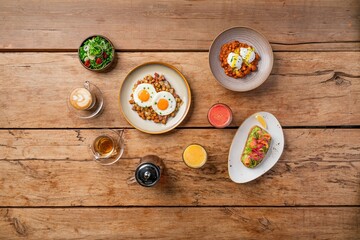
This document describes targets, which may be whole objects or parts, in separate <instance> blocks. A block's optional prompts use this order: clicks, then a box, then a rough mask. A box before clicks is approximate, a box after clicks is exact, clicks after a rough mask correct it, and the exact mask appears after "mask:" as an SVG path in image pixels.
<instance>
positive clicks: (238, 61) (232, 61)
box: [227, 52, 243, 69]
mask: <svg viewBox="0 0 360 240" xmlns="http://www.w3.org/2000/svg"><path fill="white" fill-rule="evenodd" d="M242 62H243V61H242V58H241V56H240V55H239V54H236V53H233V52H231V53H229V55H228V57H227V63H228V64H229V65H230V67H232V68H237V69H240V68H241V65H242Z"/></svg>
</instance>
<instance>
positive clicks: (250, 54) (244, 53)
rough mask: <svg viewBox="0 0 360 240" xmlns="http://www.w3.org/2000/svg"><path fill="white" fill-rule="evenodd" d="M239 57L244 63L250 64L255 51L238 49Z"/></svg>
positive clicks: (253, 58)
mask: <svg viewBox="0 0 360 240" xmlns="http://www.w3.org/2000/svg"><path fill="white" fill-rule="evenodd" d="M240 56H241V57H242V58H243V59H244V62H245V63H251V62H252V61H254V60H255V51H254V49H252V48H240Z"/></svg>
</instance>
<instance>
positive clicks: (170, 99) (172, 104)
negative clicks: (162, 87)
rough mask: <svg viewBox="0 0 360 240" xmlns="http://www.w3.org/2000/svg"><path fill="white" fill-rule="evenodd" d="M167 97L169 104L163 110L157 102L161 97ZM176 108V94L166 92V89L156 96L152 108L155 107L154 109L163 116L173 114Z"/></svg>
mask: <svg viewBox="0 0 360 240" xmlns="http://www.w3.org/2000/svg"><path fill="white" fill-rule="evenodd" d="M162 98H164V99H166V100H167V101H168V103H169V106H168V108H167V109H165V110H161V109H159V108H158V106H157V103H158V101H159V100H160V99H162ZM175 108H176V101H175V98H174V96H173V95H172V94H171V93H169V92H166V91H161V92H158V93H157V94H156V95H155V97H154V102H153V104H152V109H154V111H155V112H156V113H157V114H159V115H161V116H165V115H169V114H171V113H172V112H173V111H175Z"/></svg>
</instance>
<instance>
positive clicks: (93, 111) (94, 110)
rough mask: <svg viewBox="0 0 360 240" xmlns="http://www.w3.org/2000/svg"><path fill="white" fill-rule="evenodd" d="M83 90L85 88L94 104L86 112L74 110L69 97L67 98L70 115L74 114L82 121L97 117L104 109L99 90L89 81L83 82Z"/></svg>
mask: <svg viewBox="0 0 360 240" xmlns="http://www.w3.org/2000/svg"><path fill="white" fill-rule="evenodd" d="M84 88H86V89H87V90H88V91H89V92H90V93H91V95H92V96H93V97H94V99H95V101H94V104H93V105H92V106H91V107H90V108H89V109H87V110H78V109H76V108H74V107H73V106H72V105H71V103H70V96H69V97H68V98H67V100H66V102H67V106H68V109H69V110H70V112H71V113H73V114H75V115H76V116H78V117H79V118H82V119H90V118H94V117H97V116H99V115H100V114H101V113H102V111H103V109H104V99H103V96H102V93H101V91H100V89H99V88H98V87H97V86H96V85H95V84H93V83H90V82H89V81H85V82H84Z"/></svg>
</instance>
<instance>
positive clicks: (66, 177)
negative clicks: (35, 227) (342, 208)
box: [0, 129, 360, 206]
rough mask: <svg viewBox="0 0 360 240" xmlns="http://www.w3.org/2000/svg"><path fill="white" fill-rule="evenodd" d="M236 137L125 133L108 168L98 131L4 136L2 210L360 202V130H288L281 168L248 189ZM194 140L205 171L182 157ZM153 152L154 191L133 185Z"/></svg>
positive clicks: (188, 132) (0, 179)
mask: <svg viewBox="0 0 360 240" xmlns="http://www.w3.org/2000/svg"><path fill="white" fill-rule="evenodd" d="M234 134H235V129H227V130H211V129H203V130H201V129H189V130H177V131H175V132H173V133H170V134H167V135H163V136H152V135H147V134H143V133H140V132H138V131H137V130H126V132H125V138H126V141H125V144H126V150H125V153H124V159H123V160H121V161H119V162H118V163H117V164H115V165H113V166H107V167H106V166H101V165H98V164H97V163H95V162H93V161H92V160H90V155H89V153H88V151H87V144H88V142H90V141H91V139H92V138H94V137H95V136H96V131H95V130H81V131H72V130H56V131H55V130H47V131H44V130H42V131H41V130H39V131H37V130H31V131H29V130H26V131H0V139H1V147H0V150H1V151H2V152H3V153H4V154H2V155H1V157H2V159H3V160H2V161H0V176H1V177H0V189H2V191H1V194H0V206H69V205H74V206H78V205H80V206H109V205H112V206H117V205H121V206H199V205H201V206H207V205H211V206H215V205H216V206H221V205H228V206H230V205H234V206H239V205H242V206H259V205H264V206H274V205H279V206H284V205H285V206H288V205H290V206H299V205H315V206H319V205H320V206H321V205H358V204H359V200H360V199H359V196H360V194H359V190H360V189H359V187H358V186H359V183H360V175H359V172H360V149H359V146H360V142H359V139H360V130H359V129H348V130H346V129H336V130H332V129H327V130H320V129H319V130H316V129H311V130H309V129H289V130H285V139H286V148H285V150H284V154H283V156H282V157H281V159H280V160H279V162H278V163H277V165H275V167H274V168H273V169H272V170H271V171H269V172H268V173H267V174H265V175H264V176H262V177H260V178H259V179H257V180H255V181H253V182H250V183H247V184H235V183H233V182H231V180H230V179H229V177H228V172H227V156H228V150H229V147H230V144H231V140H232V137H233V136H234ZM194 142H197V143H200V144H202V145H203V146H204V147H205V148H206V149H207V150H208V153H209V160H208V163H207V164H206V165H205V166H204V167H203V168H202V169H200V170H193V169H189V168H187V167H186V166H185V164H184V163H183V162H182V160H181V154H182V151H183V149H184V148H185V147H186V146H187V145H188V144H190V143H194ZM146 154H157V155H159V156H161V157H162V158H163V159H164V163H165V168H166V169H165V171H164V175H163V178H162V180H161V181H160V183H159V184H158V185H157V186H156V187H154V188H153V189H144V188H142V187H140V186H138V185H136V184H128V180H129V179H130V178H131V177H132V176H133V174H134V171H135V168H136V166H137V164H138V162H139V157H141V156H143V155H146ZM125 158H126V159H125ZM26 159H31V160H26ZM37 159H38V160H37Z"/></svg>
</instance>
